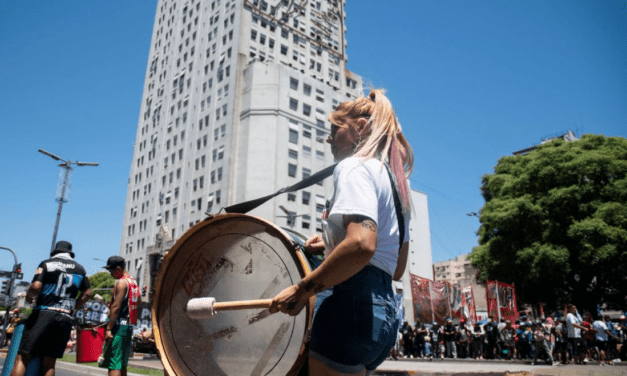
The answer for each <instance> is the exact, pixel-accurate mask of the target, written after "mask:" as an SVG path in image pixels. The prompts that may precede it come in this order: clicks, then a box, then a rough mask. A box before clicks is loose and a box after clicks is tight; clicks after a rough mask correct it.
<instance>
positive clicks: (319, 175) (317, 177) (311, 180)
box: [224, 163, 337, 214]
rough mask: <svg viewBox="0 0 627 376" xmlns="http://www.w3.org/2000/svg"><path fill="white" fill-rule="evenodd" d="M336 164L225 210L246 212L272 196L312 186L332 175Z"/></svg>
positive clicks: (228, 211)
mask: <svg viewBox="0 0 627 376" xmlns="http://www.w3.org/2000/svg"><path fill="white" fill-rule="evenodd" d="M335 166H337V163H335V164H333V165H331V166H329V167H327V168H325V169H324V170H321V171H318V172H316V173H315V174H313V175H311V176H309V177H307V178H305V179H303V180H301V181H299V182H298V183H296V184H294V185H292V186H289V187H287V188H282V189H279V190H278V191H277V192H276V193H273V194H271V195H268V196H264V197H260V198H257V199H254V200H250V201H246V202H242V203H239V204H235V205H231V206H228V207H226V208H224V211H226V212H227V213H239V214H246V213H248V212H249V211H251V210H253V209H255V208H256V207H258V206H260V205H261V204H263V203H265V202H266V201H268V200H270V199H271V198H273V197H275V196H278V195H280V194H282V193H287V192H296V191H299V190H301V189H304V188H307V187H310V186H312V185H314V184H316V183H318V182H320V181H322V180H324V179H326V178H328V177H329V176H331V175H332V174H333V170H334V169H335Z"/></svg>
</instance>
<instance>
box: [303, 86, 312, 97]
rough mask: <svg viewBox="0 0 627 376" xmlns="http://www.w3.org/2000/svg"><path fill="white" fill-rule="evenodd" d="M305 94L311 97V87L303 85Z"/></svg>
mask: <svg viewBox="0 0 627 376" xmlns="http://www.w3.org/2000/svg"><path fill="white" fill-rule="evenodd" d="M303 92H304V93H305V95H311V86H310V85H307V84H303Z"/></svg>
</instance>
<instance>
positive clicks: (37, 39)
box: [0, 0, 627, 279]
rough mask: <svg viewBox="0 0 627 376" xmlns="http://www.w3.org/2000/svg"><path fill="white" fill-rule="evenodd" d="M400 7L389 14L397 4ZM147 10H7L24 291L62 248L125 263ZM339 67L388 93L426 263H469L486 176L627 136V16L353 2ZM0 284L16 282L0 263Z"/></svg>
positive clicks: (8, 114)
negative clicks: (584, 140) (515, 156)
mask: <svg viewBox="0 0 627 376" xmlns="http://www.w3.org/2000/svg"><path fill="white" fill-rule="evenodd" d="M390 4H393V5H390ZM155 8H156V1H154V0H151V1H148V0H142V1H117V0H115V1H107V2H103V1H83V0H80V1H78V0H64V1H31V0H20V1H10V2H4V3H2V4H1V5H0V46H1V49H0V127H1V130H2V136H1V138H0V139H1V140H2V143H1V145H2V150H1V151H0V174H1V176H2V180H1V181H0V245H2V246H6V247H10V248H12V249H14V250H15V251H16V252H17V253H18V257H19V259H20V261H21V262H23V264H24V273H25V275H26V278H27V279H30V278H31V277H32V275H33V272H34V270H35V268H36V266H37V264H38V262H39V261H41V260H43V259H45V258H46V257H47V256H48V252H49V247H50V242H51V239H52V232H53V228H54V221H55V214H56V210H57V204H56V202H54V194H55V189H56V183H57V178H58V175H59V168H58V167H57V164H56V163H55V162H54V161H53V160H52V159H50V158H48V157H46V156H44V155H42V154H39V153H38V152H37V149H38V148H42V149H45V150H48V151H50V152H52V153H55V154H57V155H59V156H61V157H63V158H66V159H70V160H73V161H76V160H80V161H87V162H98V163H100V166H99V167H78V168H76V169H75V173H74V179H73V185H72V193H71V197H70V199H71V201H70V202H69V203H68V204H66V205H64V207H63V214H62V218H61V225H60V229H59V236H58V239H59V240H61V239H66V240H70V241H71V242H72V243H73V244H74V247H75V251H76V255H77V257H76V259H77V260H78V261H79V262H81V263H82V264H83V265H85V267H86V269H87V271H88V273H90V274H91V273H94V272H96V271H97V270H98V268H99V267H100V266H101V265H102V262H100V261H94V260H93V258H101V259H106V258H107V257H108V256H110V255H114V254H118V252H119V245H120V236H121V231H122V219H123V212H124V202H125V195H126V186H127V181H128V176H129V171H130V163H131V158H132V151H133V148H132V144H133V142H134V137H135V131H136V127H137V120H138V118H139V109H140V102H141V94H142V88H143V81H144V74H145V69H146V64H147V58H148V49H149V45H150V37H151V33H152V25H153V19H154V14H155ZM346 13H347V29H348V31H347V40H348V43H349V46H348V55H349V61H348V68H349V69H351V70H353V71H355V72H357V73H358V74H360V75H362V76H363V77H364V79H365V81H366V82H367V83H371V84H372V85H374V86H376V87H385V88H386V89H387V90H388V94H389V97H390V98H391V100H392V103H393V104H394V106H395V107H396V110H397V113H398V116H399V119H400V121H401V123H402V125H403V128H404V132H405V134H406V135H407V136H408V138H409V140H410V142H411V144H412V146H413V148H414V152H415V155H416V166H415V172H414V174H413V176H412V178H411V181H412V186H413V188H415V189H418V190H420V191H423V192H426V193H427V194H428V195H429V211H430V219H431V236H432V238H431V240H432V248H433V260H434V261H441V260H446V259H449V258H452V257H455V256H456V255H458V254H462V253H468V252H470V250H471V249H472V247H473V246H475V245H477V238H476V235H475V232H476V230H477V229H478V226H479V222H478V220H477V218H474V217H468V216H466V213H468V212H472V211H475V212H478V211H479V210H480V208H481V207H482V206H483V199H482V198H481V195H480V192H479V186H480V183H481V176H482V175H483V174H486V173H490V172H492V171H493V168H494V166H495V165H496V163H497V161H498V159H499V158H501V157H502V156H505V155H509V154H511V152H512V151H515V150H519V149H523V148H525V147H528V146H531V145H533V144H535V143H537V142H539V141H540V139H541V138H543V137H547V136H550V135H552V134H555V133H557V132H560V131H564V130H567V129H572V130H575V131H577V134H578V135H580V134H582V133H594V134H604V135H607V136H622V137H626V136H627V64H626V62H627V1H625V0H607V1H579V0H552V1H543V0H542V1H540V0H525V1H520V0H518V1H514V0H512V1H472V2H470V1H424V0H407V1H394V2H384V1H375V0H348V4H347V7H346ZM0 252H2V253H0V269H4V270H6V269H8V268H10V264H11V262H10V260H11V259H10V257H8V256H9V254H8V253H5V252H4V251H0Z"/></svg>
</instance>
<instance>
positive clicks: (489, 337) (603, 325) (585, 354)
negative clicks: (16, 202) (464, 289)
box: [390, 305, 627, 365]
mask: <svg viewBox="0 0 627 376" xmlns="http://www.w3.org/2000/svg"><path fill="white" fill-rule="evenodd" d="M567 310H568V314H566V315H565V316H562V317H559V318H556V317H555V315H551V316H550V317H548V318H546V319H544V318H542V319H538V320H535V321H534V320H531V319H529V318H527V317H526V316H524V315H523V316H521V317H520V319H519V320H515V321H514V322H511V320H505V319H500V320H495V319H494V317H493V316H490V317H489V318H488V319H487V320H486V321H485V322H477V323H474V324H468V323H467V322H465V321H464V320H460V323H459V325H454V324H453V321H452V320H451V319H447V320H446V322H445V324H444V325H439V324H438V323H436V322H433V323H420V322H416V323H415V324H414V326H413V327H412V326H411V325H410V324H409V323H407V322H405V323H404V324H403V326H402V327H401V328H400V330H399V333H398V340H397V343H396V346H395V347H394V349H393V350H392V352H391V353H390V358H392V359H398V358H399V357H401V358H424V359H429V360H432V359H438V358H440V359H444V358H470V359H501V360H514V359H518V360H527V361H531V363H532V364H535V363H536V362H538V360H539V359H542V360H543V361H545V362H546V363H547V364H551V365H555V364H569V363H573V364H586V363H588V362H592V361H594V362H598V363H599V364H601V365H605V364H608V365H613V364H614V362H620V361H621V359H622V360H627V324H626V322H625V316H621V317H620V318H619V319H618V320H614V321H613V320H611V319H610V317H609V316H597V317H596V318H595V317H594V316H593V315H592V314H591V313H590V312H586V313H585V314H584V315H583V317H582V316H581V315H580V314H579V313H578V311H577V308H576V307H575V306H574V305H569V306H568V308H567Z"/></svg>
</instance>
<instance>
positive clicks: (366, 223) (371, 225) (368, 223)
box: [344, 215, 377, 233]
mask: <svg viewBox="0 0 627 376" xmlns="http://www.w3.org/2000/svg"><path fill="white" fill-rule="evenodd" d="M351 222H355V223H361V225H362V227H364V228H366V229H368V230H370V231H372V232H374V233H376V232H377V224H376V223H375V221H373V220H372V219H370V218H368V217H366V216H365V215H347V216H345V217H344V226H345V227H348V224H349V223H351Z"/></svg>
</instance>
